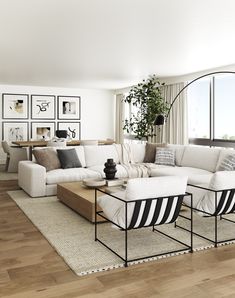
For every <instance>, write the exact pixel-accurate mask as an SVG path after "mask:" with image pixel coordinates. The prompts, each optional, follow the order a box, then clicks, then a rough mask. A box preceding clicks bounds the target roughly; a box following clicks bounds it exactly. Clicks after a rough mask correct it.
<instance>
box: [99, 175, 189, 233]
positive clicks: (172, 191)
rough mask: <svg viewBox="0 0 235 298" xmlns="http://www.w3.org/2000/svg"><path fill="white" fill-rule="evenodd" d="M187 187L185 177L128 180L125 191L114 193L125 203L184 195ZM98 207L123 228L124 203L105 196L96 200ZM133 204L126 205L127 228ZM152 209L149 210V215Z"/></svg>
mask: <svg viewBox="0 0 235 298" xmlns="http://www.w3.org/2000/svg"><path fill="white" fill-rule="evenodd" d="M186 185H187V177H175V176H174V177H171V176H168V177H157V178H135V179H129V180H128V183H127V188H126V191H123V192H118V193H114V194H113V195H114V196H117V197H119V198H121V199H123V200H126V201H132V200H143V199H149V198H157V197H165V196H166V197H167V196H173V195H180V194H184V193H185V190H186ZM98 203H99V206H100V207H101V208H102V209H103V211H104V213H105V214H106V216H107V217H108V218H109V219H110V220H112V221H113V222H114V223H116V224H118V225H119V226H121V227H123V228H125V216H126V214H125V203H124V202H122V201H119V200H118V199H115V198H113V197H111V196H108V195H105V196H101V197H99V198H98ZM134 204H135V203H128V207H127V226H129V224H130V221H131V218H132V214H133V210H134ZM153 211H154V208H150V211H149V212H150V214H151V212H153Z"/></svg>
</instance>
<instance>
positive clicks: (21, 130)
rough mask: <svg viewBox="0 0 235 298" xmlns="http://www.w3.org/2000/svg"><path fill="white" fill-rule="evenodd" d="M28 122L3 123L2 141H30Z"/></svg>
mask: <svg viewBox="0 0 235 298" xmlns="http://www.w3.org/2000/svg"><path fill="white" fill-rule="evenodd" d="M28 136H29V124H28V122H3V123H2V139H3V140H4V141H8V142H14V141H28Z"/></svg>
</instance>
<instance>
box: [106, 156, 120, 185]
mask: <svg viewBox="0 0 235 298" xmlns="http://www.w3.org/2000/svg"><path fill="white" fill-rule="evenodd" d="M104 166H105V168H104V172H105V176H106V179H107V180H111V179H114V178H115V174H116V172H117V169H116V163H115V162H114V161H113V158H108V159H107V162H106V163H105V164H104Z"/></svg>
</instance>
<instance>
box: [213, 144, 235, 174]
mask: <svg viewBox="0 0 235 298" xmlns="http://www.w3.org/2000/svg"><path fill="white" fill-rule="evenodd" d="M229 155H235V150H234V149H221V150H220V155H219V160H218V162H217V166H216V171H218V170H219V167H220V165H221V163H222V161H223V160H224V158H226V157H227V156H229Z"/></svg>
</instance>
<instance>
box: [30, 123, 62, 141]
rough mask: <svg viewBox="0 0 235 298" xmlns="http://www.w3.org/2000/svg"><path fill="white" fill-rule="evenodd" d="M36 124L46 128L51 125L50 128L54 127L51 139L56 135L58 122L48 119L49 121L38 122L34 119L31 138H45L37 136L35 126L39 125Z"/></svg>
mask: <svg viewBox="0 0 235 298" xmlns="http://www.w3.org/2000/svg"><path fill="white" fill-rule="evenodd" d="M36 124H37V126H38V127H44V128H46V127H50V128H52V135H51V136H50V138H49V139H52V138H53V137H54V136H55V128H56V123H55V122H53V121H52V122H51V121H48V122H42V121H41V122H36V121H32V122H31V139H33V140H35V141H36V140H43V139H44V138H41V139H38V138H37V137H36V136H37V134H35V133H34V132H35V131H34V129H35V127H37V126H36ZM49 139H47V138H45V140H49Z"/></svg>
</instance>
